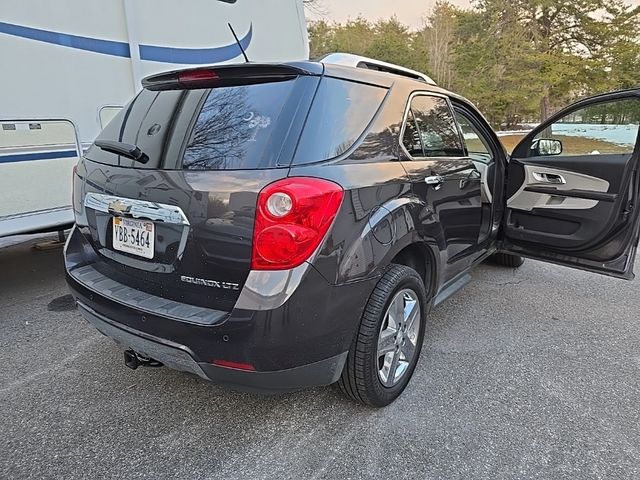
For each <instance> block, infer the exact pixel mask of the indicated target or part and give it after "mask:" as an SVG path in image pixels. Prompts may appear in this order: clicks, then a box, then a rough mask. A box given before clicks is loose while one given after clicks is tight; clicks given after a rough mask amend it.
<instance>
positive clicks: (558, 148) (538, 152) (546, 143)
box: [531, 138, 562, 157]
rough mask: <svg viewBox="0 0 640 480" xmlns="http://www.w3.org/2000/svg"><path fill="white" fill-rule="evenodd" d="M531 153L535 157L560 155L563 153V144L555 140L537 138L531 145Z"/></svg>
mask: <svg viewBox="0 0 640 480" xmlns="http://www.w3.org/2000/svg"><path fill="white" fill-rule="evenodd" d="M531 152H532V153H533V156H534V157H542V156H546V155H560V154H561V153H562V142H561V141H560V140H556V139H555V138H537V139H536V140H534V141H533V143H532V144H531Z"/></svg>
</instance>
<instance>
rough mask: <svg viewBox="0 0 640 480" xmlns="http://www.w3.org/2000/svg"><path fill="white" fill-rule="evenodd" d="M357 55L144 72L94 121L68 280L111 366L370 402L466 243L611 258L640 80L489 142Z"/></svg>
mask: <svg viewBox="0 0 640 480" xmlns="http://www.w3.org/2000/svg"><path fill="white" fill-rule="evenodd" d="M364 67H369V68H358V67H346V66H340V65H332V64H325V63H320V62H297V63H288V64H277V65H269V64H244V65H231V66H220V67H210V68H198V69H191V70H182V71H175V72H169V73H165V74H160V75H154V76H152V77H149V78H147V79H145V81H144V82H143V86H144V88H143V90H142V92H141V93H140V94H139V95H137V96H136V97H135V98H134V99H133V100H132V101H131V102H130V103H129V104H128V105H127V106H126V107H125V108H124V109H123V110H122V111H121V112H120V114H119V115H118V116H117V117H116V118H115V119H114V120H113V121H112V122H111V123H110V124H109V125H108V126H107V127H106V128H105V129H104V131H103V132H102V133H101V134H100V135H99V137H98V138H97V139H96V141H95V143H94V144H93V145H92V146H91V148H90V149H89V150H88V151H87V152H86V154H85V156H84V158H82V160H81V161H80V162H79V163H78V165H77V168H76V170H75V174H74V197H73V205H74V209H75V215H76V226H75V228H74V230H73V233H72V235H71V236H70V238H69V240H68V243H67V246H66V250H65V262H66V271H67V280H68V283H69V286H70V288H71V291H72V292H73V295H74V296H75V298H76V300H77V304H78V307H79V309H80V311H81V313H82V315H83V316H84V317H85V318H86V319H87V320H88V321H89V322H91V323H92V324H93V325H95V326H96V327H97V328H98V329H99V330H100V331H101V332H102V333H104V334H105V335H107V336H109V337H111V338H113V339H114V340H115V341H116V342H118V343H119V344H120V345H121V346H122V347H123V349H124V350H126V351H125V360H126V363H127V365H128V366H130V367H132V368H136V367H137V366H139V365H161V364H163V365H166V366H168V367H171V368H175V369H179V370H184V371H187V372H191V373H194V374H196V375H199V376H200V377H203V378H206V379H209V380H212V381H214V382H217V383H223V384H229V385H233V386H236V387H240V388H247V389H252V390H261V391H270V392H273V391H285V390H291V389H297V388H302V387H309V386H314V385H329V384H333V383H337V385H338V386H339V388H340V389H341V390H342V391H343V392H344V393H345V394H346V395H348V396H349V397H351V398H353V399H355V400H357V401H360V402H364V403H366V404H369V405H374V406H383V405H387V404H388V403H390V402H391V401H393V400H394V399H395V398H396V397H397V396H398V395H399V394H400V393H401V392H402V390H403V389H404V388H405V386H406V385H407V383H408V381H409V379H410V378H411V375H412V373H413V370H414V368H415V367H416V363H417V360H418V356H419V353H420V349H421V345H422V339H423V336H424V332H425V330H427V331H428V328H427V325H428V320H427V314H428V312H429V310H430V308H432V307H433V306H434V305H437V304H438V303H440V302H442V301H443V300H444V299H445V298H447V297H448V296H449V295H451V294H452V293H454V292H455V291H456V290H458V289H459V288H461V287H462V286H463V285H464V284H465V283H466V282H467V281H468V279H469V274H468V272H469V270H470V269H471V268H472V267H473V266H475V265H477V264H478V263H479V262H482V261H483V260H485V259H487V258H489V257H491V258H493V259H494V260H496V261H498V262H502V263H503V264H506V265H510V266H518V265H519V264H520V263H521V262H522V257H531V258H536V259H539V260H544V261H548V262H553V263H557V264H561V265H566V266H573V267H576V268H581V269H584V270H589V271H592V272H597V273H602V274H607V275H612V276H616V277H621V278H626V279H629V278H632V276H633V274H632V267H633V259H634V254H635V249H636V245H637V241H638V226H639V224H640V223H639V219H638V212H639V210H638V209H637V208H635V204H636V203H637V201H636V198H638V194H639V193H640V192H639V191H638V189H639V188H640V178H639V176H638V146H637V136H638V135H637V134H638V120H639V119H640V91H638V90H633V91H624V92H616V93H611V94H607V95H603V96H599V97H595V98H591V99H588V100H583V101H581V102H579V103H577V104H575V105H573V106H571V107H569V108H568V109H566V110H564V111H562V112H559V113H558V114H557V115H556V116H554V117H553V118H552V119H550V120H549V121H547V122H545V123H544V124H542V125H540V126H538V127H537V128H535V129H534V130H533V131H532V132H530V133H529V134H527V135H526V136H525V138H524V139H523V140H522V141H521V143H520V144H519V145H518V146H517V147H516V148H515V150H514V153H513V155H512V157H511V158H510V159H509V158H508V156H507V155H506V154H505V151H504V149H503V147H502V145H501V143H500V141H499V140H498V137H497V136H496V134H495V133H494V132H493V131H492V130H491V128H490V127H489V125H488V124H487V122H486V121H485V120H484V119H483V117H482V116H481V115H480V114H479V113H478V112H477V110H476V109H475V108H474V107H473V105H471V104H470V103H469V102H468V101H467V100H465V99H464V98H461V97H459V96H457V95H455V94H453V93H451V92H448V91H446V90H443V89H441V88H438V87H437V86H435V85H431V84H429V83H425V82H424V81H422V79H420V78H411V75H404V74H403V72H401V71H398V72H395V73H389V72H380V71H375V69H372V68H370V67H371V66H370V65H364ZM574 127H575V128H574ZM584 132H587V133H588V134H584ZM585 138H589V139H591V140H593V141H591V142H587V141H585V140H584V139H585ZM596 140H597V141H596ZM585 145H586V146H585ZM470 308H472V306H470Z"/></svg>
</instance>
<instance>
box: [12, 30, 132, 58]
mask: <svg viewBox="0 0 640 480" xmlns="http://www.w3.org/2000/svg"><path fill="white" fill-rule="evenodd" d="M0 33H6V34H7V35H13V36H15V37H22V38H28V39H30V40H37V41H39V42H45V43H51V44H54V45H62V46H63V47H70V48H77V49H79V50H87V51H89V52H95V53H102V54H106V55H113V56H116V57H125V58H130V57H131V52H130V50H129V44H128V43H126V42H116V41H114V40H101V39H99V38H91V37H82V36H80V35H71V34H69V33H60V32H53V31H50V30H41V29H39V28H32V27H25V26H22V25H14V24H12V23H5V22H0Z"/></svg>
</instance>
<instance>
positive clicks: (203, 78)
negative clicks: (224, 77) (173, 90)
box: [178, 69, 220, 87]
mask: <svg viewBox="0 0 640 480" xmlns="http://www.w3.org/2000/svg"><path fill="white" fill-rule="evenodd" d="M219 78H220V77H219V76H218V74H217V73H216V72H214V71H213V70H205V69H200V70H187V71H185V72H180V73H179V74H178V83H179V84H180V85H182V86H183V87H195V86H198V85H209V84H210V83H211V82H212V81H215V80H218V79H219Z"/></svg>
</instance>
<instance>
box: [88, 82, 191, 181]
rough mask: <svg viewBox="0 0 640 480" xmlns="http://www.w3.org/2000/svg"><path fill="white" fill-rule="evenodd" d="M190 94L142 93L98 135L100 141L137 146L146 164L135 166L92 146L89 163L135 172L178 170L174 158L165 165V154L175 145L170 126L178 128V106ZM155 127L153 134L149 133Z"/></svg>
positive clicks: (130, 161) (177, 92) (89, 151)
mask: <svg viewBox="0 0 640 480" xmlns="http://www.w3.org/2000/svg"><path fill="white" fill-rule="evenodd" d="M187 95H188V93H187V92H184V91H179V90H174V91H167V92H151V91H149V90H142V91H141V92H140V94H138V95H137V96H136V97H135V98H134V99H133V100H131V101H130V102H129V103H128V104H127V105H126V106H125V107H124V108H123V109H121V110H120V112H118V113H117V114H116V115H115V117H114V118H113V120H111V121H110V122H108V123H107V125H106V126H105V128H104V130H102V132H100V134H99V135H98V140H111V141H120V142H123V143H127V144H131V145H136V146H137V147H139V148H140V149H141V150H142V151H143V152H144V153H145V154H146V155H147V156H148V157H149V161H148V162H147V163H146V164H143V163H140V162H134V161H133V160H131V159H129V158H126V157H124V156H120V155H116V154H114V153H111V152H106V151H104V150H101V149H100V148H98V147H96V146H95V145H92V146H91V148H90V149H89V150H88V151H87V153H86V155H85V156H86V157H87V158H88V159H89V160H92V161H94V162H98V163H105V164H108V165H119V166H123V167H132V168H147V169H149V168H167V167H168V168H172V167H173V168H175V163H176V159H175V155H174V157H173V158H172V160H171V165H169V166H167V165H165V158H166V155H165V151H166V149H167V148H168V145H169V144H171V143H172V141H173V140H172V136H171V135H170V132H171V126H172V125H176V123H177V122H178V120H177V118H176V117H177V106H178V105H181V104H182V103H183V102H184V97H185V96H187ZM152 127H153V132H154V133H153V134H150V129H151V128H152Z"/></svg>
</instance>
